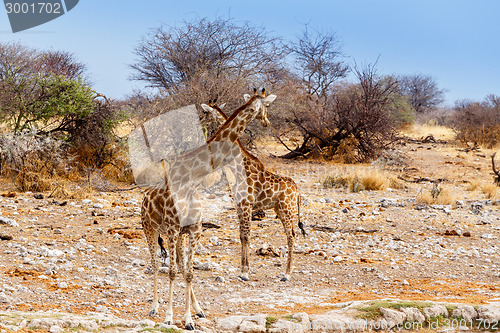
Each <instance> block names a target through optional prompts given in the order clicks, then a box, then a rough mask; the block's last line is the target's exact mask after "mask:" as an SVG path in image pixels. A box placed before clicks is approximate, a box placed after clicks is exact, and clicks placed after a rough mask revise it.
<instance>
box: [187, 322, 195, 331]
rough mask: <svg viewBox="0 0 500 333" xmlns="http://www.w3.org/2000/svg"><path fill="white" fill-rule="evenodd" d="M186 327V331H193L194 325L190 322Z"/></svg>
mask: <svg viewBox="0 0 500 333" xmlns="http://www.w3.org/2000/svg"><path fill="white" fill-rule="evenodd" d="M186 329H187V330H188V331H194V325H193V324H192V323H189V324H186Z"/></svg>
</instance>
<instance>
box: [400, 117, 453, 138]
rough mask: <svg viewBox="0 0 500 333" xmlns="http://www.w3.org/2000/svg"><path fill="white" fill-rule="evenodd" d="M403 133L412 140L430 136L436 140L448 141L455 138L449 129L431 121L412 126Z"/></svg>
mask: <svg viewBox="0 0 500 333" xmlns="http://www.w3.org/2000/svg"><path fill="white" fill-rule="evenodd" d="M403 133H404V134H406V135H407V136H409V137H410V138H412V139H421V138H423V137H424V138H425V137H426V136H428V135H432V136H433V137H434V138H435V139H436V140H445V141H449V140H453V139H454V138H455V132H454V131H453V130H452V129H451V128H449V127H446V126H441V125H437V124H436V123H435V122H433V121H428V122H426V123H425V124H413V126H411V127H409V128H407V129H405V130H404V131H403Z"/></svg>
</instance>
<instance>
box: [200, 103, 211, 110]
mask: <svg viewBox="0 0 500 333" xmlns="http://www.w3.org/2000/svg"><path fill="white" fill-rule="evenodd" d="M201 108H202V109H203V110H205V111H207V112H212V110H213V109H212V108H211V107H210V106H208V105H206V104H202V105H201Z"/></svg>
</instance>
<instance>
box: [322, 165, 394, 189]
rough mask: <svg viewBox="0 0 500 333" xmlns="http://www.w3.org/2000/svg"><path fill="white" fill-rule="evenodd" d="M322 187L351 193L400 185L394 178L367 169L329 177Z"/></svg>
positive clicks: (381, 172) (324, 180) (378, 171)
mask: <svg viewBox="0 0 500 333" xmlns="http://www.w3.org/2000/svg"><path fill="white" fill-rule="evenodd" d="M322 183H323V186H324V187H333V188H348V189H349V190H351V191H352V192H360V191H363V190H367V191H381V190H385V189H387V188H388V187H391V188H401V187H402V184H401V183H400V182H398V181H397V180H396V179H395V178H394V176H391V175H390V174H388V173H386V172H384V171H380V170H375V169H367V170H361V171H356V172H352V173H347V174H341V175H334V176H329V177H327V178H325V179H323V181H322Z"/></svg>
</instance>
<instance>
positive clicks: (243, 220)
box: [238, 205, 252, 281]
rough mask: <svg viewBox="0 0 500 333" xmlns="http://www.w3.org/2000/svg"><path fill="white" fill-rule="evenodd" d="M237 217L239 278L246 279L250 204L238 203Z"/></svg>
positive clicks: (250, 216)
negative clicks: (238, 230)
mask: <svg viewBox="0 0 500 333" xmlns="http://www.w3.org/2000/svg"><path fill="white" fill-rule="evenodd" d="M238 217H239V220H240V242H241V274H240V275H239V278H240V279H242V280H243V281H248V280H249V278H248V271H249V265H248V256H249V247H250V220H251V219H252V208H251V207H250V205H238Z"/></svg>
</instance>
